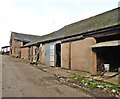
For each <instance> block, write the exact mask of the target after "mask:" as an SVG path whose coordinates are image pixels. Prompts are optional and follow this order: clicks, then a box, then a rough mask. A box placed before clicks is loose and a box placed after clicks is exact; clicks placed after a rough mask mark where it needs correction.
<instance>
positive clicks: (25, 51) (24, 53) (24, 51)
mask: <svg viewBox="0 0 120 99" xmlns="http://www.w3.org/2000/svg"><path fill="white" fill-rule="evenodd" d="M21 58H22V59H24V60H29V48H28V47H25V48H21Z"/></svg>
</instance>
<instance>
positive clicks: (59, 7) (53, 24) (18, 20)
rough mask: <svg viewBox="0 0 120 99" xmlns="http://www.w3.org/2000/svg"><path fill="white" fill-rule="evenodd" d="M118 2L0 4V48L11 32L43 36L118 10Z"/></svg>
mask: <svg viewBox="0 0 120 99" xmlns="http://www.w3.org/2000/svg"><path fill="white" fill-rule="evenodd" d="M118 2H119V0H0V34H1V35H0V48H1V47H2V46H6V45H9V40H10V34H11V31H14V32H18V33H25V34H33V35H40V36H41V35H45V34H48V33H51V32H53V31H56V30H58V29H60V28H62V27H64V26H65V25H68V24H71V23H74V22H77V21H80V20H82V19H85V18H89V17H91V16H94V15H97V14H100V13H102V12H105V11H108V10H111V9H114V8H117V7H118Z"/></svg>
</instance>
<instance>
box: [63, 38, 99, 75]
mask: <svg viewBox="0 0 120 99" xmlns="http://www.w3.org/2000/svg"><path fill="white" fill-rule="evenodd" d="M94 44H96V41H95V39H94V38H86V39H83V40H77V41H73V42H71V52H69V43H63V44H62V51H61V56H62V57H61V60H62V67H63V68H67V69H68V68H69V67H71V69H74V70H81V71H87V72H90V73H92V74H96V73H97V71H96V70H97V69H96V54H95V53H94V52H93V51H92V49H91V46H92V45H94ZM69 54H70V56H69ZM69 57H70V59H71V60H69ZM69 61H70V65H69Z"/></svg>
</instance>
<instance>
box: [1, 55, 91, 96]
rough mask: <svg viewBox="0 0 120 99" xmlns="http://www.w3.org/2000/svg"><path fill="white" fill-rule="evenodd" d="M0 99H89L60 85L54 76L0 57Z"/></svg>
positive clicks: (72, 89) (15, 60)
mask: <svg viewBox="0 0 120 99" xmlns="http://www.w3.org/2000/svg"><path fill="white" fill-rule="evenodd" d="M0 58H1V56H0ZM0 63H1V62H0ZM2 97H89V95H87V94H85V93H83V92H82V91H80V90H78V89H75V88H72V87H70V86H66V85H64V84H62V83H60V82H59V81H58V80H56V78H55V76H54V75H52V74H50V73H48V72H44V71H42V70H39V69H37V68H35V67H32V66H31V65H29V64H26V63H25V62H23V61H21V60H20V59H16V58H12V57H10V56H2Z"/></svg>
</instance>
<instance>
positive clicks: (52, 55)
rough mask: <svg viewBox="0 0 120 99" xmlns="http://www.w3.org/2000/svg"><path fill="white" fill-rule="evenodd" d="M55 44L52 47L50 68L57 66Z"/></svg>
mask: <svg viewBox="0 0 120 99" xmlns="http://www.w3.org/2000/svg"><path fill="white" fill-rule="evenodd" d="M54 56H55V53H54V44H52V45H50V66H55V57H54Z"/></svg>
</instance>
